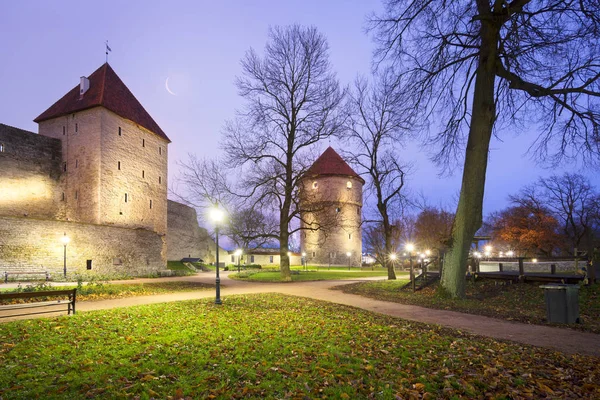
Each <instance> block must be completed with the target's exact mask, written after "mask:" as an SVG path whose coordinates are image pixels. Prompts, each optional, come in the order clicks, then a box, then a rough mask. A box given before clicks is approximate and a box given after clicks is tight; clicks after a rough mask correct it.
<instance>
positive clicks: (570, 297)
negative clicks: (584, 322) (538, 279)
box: [540, 283, 579, 324]
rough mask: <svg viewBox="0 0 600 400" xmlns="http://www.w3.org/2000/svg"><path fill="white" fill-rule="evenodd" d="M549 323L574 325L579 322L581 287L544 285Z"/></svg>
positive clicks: (558, 284) (557, 284)
mask: <svg viewBox="0 0 600 400" xmlns="http://www.w3.org/2000/svg"><path fill="white" fill-rule="evenodd" d="M540 288H542V289H544V299H545V300H546V317H547V319H548V322H555V323H559V324H574V323H578V322H579V285H567V284H560V283H556V284H551V285H543V286H540Z"/></svg>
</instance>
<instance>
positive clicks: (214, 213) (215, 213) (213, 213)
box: [210, 207, 225, 304]
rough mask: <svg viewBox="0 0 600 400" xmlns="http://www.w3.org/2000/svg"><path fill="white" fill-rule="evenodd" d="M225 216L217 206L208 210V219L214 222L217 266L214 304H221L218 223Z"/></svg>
mask: <svg viewBox="0 0 600 400" xmlns="http://www.w3.org/2000/svg"><path fill="white" fill-rule="evenodd" d="M224 218H225V213H224V212H223V210H221V209H220V208H218V207H215V208H213V209H212V210H210V219H211V220H212V221H213V222H214V224H215V244H216V255H215V259H216V262H215V265H216V267H217V279H216V281H215V284H216V286H217V293H216V297H215V304H221V278H220V277H219V224H220V223H221V222H222V221H223V219H224Z"/></svg>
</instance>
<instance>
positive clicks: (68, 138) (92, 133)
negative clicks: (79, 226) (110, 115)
mask: <svg viewBox="0 0 600 400" xmlns="http://www.w3.org/2000/svg"><path fill="white" fill-rule="evenodd" d="M100 109H101V107H95V108H91V109H89V110H84V111H80V112H77V113H73V114H69V115H66V116H62V117H57V118H53V119H51V120H47V121H42V122H40V124H39V133H40V135H43V136H48V137H52V138H56V139H60V140H61V142H62V154H63V159H62V165H61V169H62V171H63V173H62V177H61V189H60V191H59V193H57V195H58V196H59V197H60V201H61V203H62V204H63V206H64V208H65V210H66V218H67V219H68V220H70V221H78V222H88V223H92V224H98V223H101V221H100V218H99V215H100V210H99V207H100V204H99V193H100V192H99V190H100V154H101V153H100V135H101V119H100V115H101V114H100V112H99V110H100ZM63 193H64V197H63Z"/></svg>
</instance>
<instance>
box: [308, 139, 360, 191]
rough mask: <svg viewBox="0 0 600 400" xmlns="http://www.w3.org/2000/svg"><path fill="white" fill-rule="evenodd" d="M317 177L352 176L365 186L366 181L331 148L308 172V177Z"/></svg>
mask: <svg viewBox="0 0 600 400" xmlns="http://www.w3.org/2000/svg"><path fill="white" fill-rule="evenodd" d="M317 175H341V176H351V177H353V178H356V179H358V180H360V181H361V182H362V183H363V184H364V183H365V180H364V179H363V178H361V177H360V176H359V175H358V174H357V173H356V172H354V170H353V169H352V168H351V167H350V166H349V165H348V164H347V163H346V161H344V159H343V158H342V157H341V156H340V155H339V154H338V153H337V152H336V151H335V150H334V149H333V148H332V147H331V146H330V147H328V148H327V150H325V151H324V152H323V154H321V156H319V158H317V160H316V161H315V162H314V163H313V165H311V167H310V168H309V169H308V171H306V176H317Z"/></svg>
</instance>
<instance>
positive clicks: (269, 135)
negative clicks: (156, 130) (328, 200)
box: [222, 25, 343, 280]
mask: <svg viewBox="0 0 600 400" xmlns="http://www.w3.org/2000/svg"><path fill="white" fill-rule="evenodd" d="M241 63H242V70H243V73H242V76H240V77H239V78H238V79H237V81H236V85H237V88H238V92H239V95H240V96H242V97H243V98H244V99H245V100H246V105H245V107H244V109H243V110H240V111H239V112H238V114H237V117H236V119H235V121H232V122H230V123H228V124H227V126H226V128H225V136H224V140H223V143H222V147H223V149H224V150H225V152H226V154H227V160H226V165H228V166H229V167H231V168H233V169H237V172H238V176H239V177H240V179H239V182H240V188H239V190H240V191H242V196H243V197H245V198H246V199H247V200H249V201H248V203H250V204H252V206H253V207H254V208H259V209H261V210H264V211H265V212H266V213H271V212H272V213H274V214H276V215H277V217H278V222H279V227H278V228H279V229H278V232H277V234H276V238H277V240H278V241H279V246H280V255H281V264H280V267H281V277H282V280H291V274H290V268H289V266H290V264H289V257H288V246H289V239H290V235H291V234H292V233H293V232H294V231H295V230H297V229H300V228H298V227H297V226H298V225H300V224H296V225H294V224H293V222H294V221H295V220H296V219H297V218H299V214H300V209H299V205H298V190H297V188H298V187H299V183H300V180H301V179H302V176H303V173H304V172H305V171H306V168H307V165H306V164H305V162H304V161H306V160H308V159H310V158H311V154H310V151H311V149H312V147H313V146H314V145H315V144H317V143H318V142H319V141H320V140H322V139H324V138H327V137H329V136H331V135H333V134H335V133H336V132H338V130H340V129H341V126H342V119H341V117H340V115H339V114H338V106H339V105H340V103H341V102H342V100H343V91H342V90H341V89H340V86H339V83H338V81H337V78H336V76H335V74H334V73H333V72H332V69H331V65H330V64H329V51H328V45H327V41H326V39H325V37H324V36H323V35H322V34H320V33H319V32H318V31H317V30H316V29H315V28H314V27H302V26H299V25H292V26H287V27H274V28H271V29H270V30H269V39H268V42H267V44H266V46H265V49H264V54H263V56H262V57H261V56H259V55H258V54H257V52H256V51H254V50H253V49H250V50H249V51H248V52H247V53H246V55H245V57H244V58H243V59H242V62H241Z"/></svg>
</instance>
